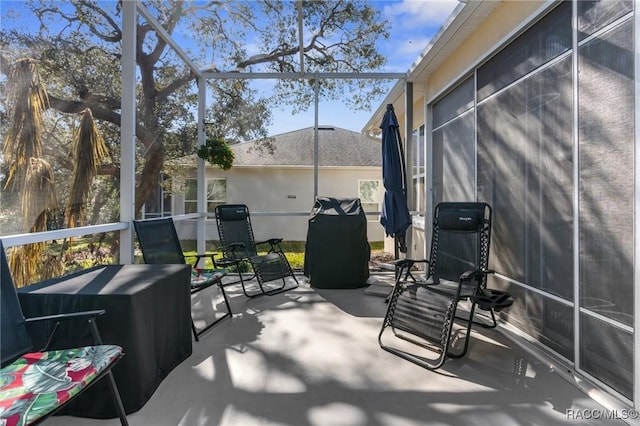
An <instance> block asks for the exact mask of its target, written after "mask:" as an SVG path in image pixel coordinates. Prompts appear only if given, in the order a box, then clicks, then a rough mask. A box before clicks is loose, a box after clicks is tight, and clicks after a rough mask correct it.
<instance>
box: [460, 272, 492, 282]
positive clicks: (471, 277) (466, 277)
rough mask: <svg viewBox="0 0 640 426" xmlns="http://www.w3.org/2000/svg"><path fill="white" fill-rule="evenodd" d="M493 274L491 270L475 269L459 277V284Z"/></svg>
mask: <svg viewBox="0 0 640 426" xmlns="http://www.w3.org/2000/svg"><path fill="white" fill-rule="evenodd" d="M495 272H496V271H494V270H492V269H477V270H475V271H467V272H465V273H463V274H462V275H460V282H463V281H472V280H478V279H480V278H481V277H483V276H486V275H489V274H495Z"/></svg>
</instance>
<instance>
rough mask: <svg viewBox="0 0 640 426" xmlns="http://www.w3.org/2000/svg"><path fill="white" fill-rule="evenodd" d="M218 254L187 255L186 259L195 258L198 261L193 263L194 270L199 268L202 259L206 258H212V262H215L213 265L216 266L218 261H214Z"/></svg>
mask: <svg viewBox="0 0 640 426" xmlns="http://www.w3.org/2000/svg"><path fill="white" fill-rule="evenodd" d="M217 254H218V253H204V254H185V255H184V257H185V258H186V257H195V258H196V261H195V262H193V265H191V266H193V267H194V268H197V267H198V263H200V259H202V258H205V257H210V258H211V261H212V262H213V265H214V266H215V264H216V261H215V260H214V257H216V255H217Z"/></svg>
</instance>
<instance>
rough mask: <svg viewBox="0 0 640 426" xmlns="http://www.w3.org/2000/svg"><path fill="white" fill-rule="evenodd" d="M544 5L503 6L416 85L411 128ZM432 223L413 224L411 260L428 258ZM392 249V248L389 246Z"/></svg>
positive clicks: (505, 3)
mask: <svg viewBox="0 0 640 426" xmlns="http://www.w3.org/2000/svg"><path fill="white" fill-rule="evenodd" d="M545 5H548V2H546V1H524V0H523V1H502V2H500V4H498V5H497V6H496V8H495V9H494V10H493V11H492V12H491V13H490V14H489V15H488V16H487V17H486V19H485V20H484V21H483V22H482V23H481V24H480V25H479V26H478V28H477V29H476V30H475V31H473V32H472V33H471V34H470V35H469V36H468V37H467V38H466V39H465V40H463V41H462V43H461V44H460V46H459V47H458V48H457V49H456V50H454V51H453V52H452V53H451V54H450V55H449V56H448V57H446V58H444V59H443V60H442V62H441V64H440V65H439V66H438V67H437V68H436V69H434V70H432V71H431V72H430V73H429V74H428V76H427V77H426V78H424V79H422V80H418V81H414V82H413V86H414V90H413V121H412V122H413V125H412V128H413V129H417V128H418V127H420V126H421V125H423V124H424V123H425V108H426V103H427V102H431V101H432V100H433V99H434V97H436V96H437V95H439V94H440V93H442V91H443V90H445V89H446V88H447V87H449V86H451V85H452V84H453V83H455V81H456V80H457V79H459V78H461V77H463V76H464V74H465V73H466V72H468V71H469V70H470V69H471V68H472V67H473V66H474V65H476V64H478V63H479V61H482V60H484V59H485V57H486V55H487V53H488V52H492V51H494V50H495V49H496V47H498V45H499V44H500V43H502V42H504V41H506V39H507V38H508V36H509V35H510V34H512V33H513V32H514V30H515V29H517V28H518V27H519V26H520V25H521V24H522V22H526V21H528V20H529V19H530V17H531V16H534V14H536V12H537V11H538V10H540V9H541V8H542V7H544V6H545ZM402 98H404V97H402ZM402 111H404V108H402ZM398 120H399V122H401V123H402V122H404V121H405V116H404V113H401V114H398ZM401 132H402V133H403V135H402V136H403V138H406V135H405V134H404V126H401ZM430 220H431V219H430V217H429V215H428V214H427V217H426V221H425V223H424V224H423V223H422V222H421V221H420V220H416V218H414V221H413V222H414V224H415V225H416V226H413V227H412V228H410V232H411V238H412V241H411V247H410V250H409V254H408V256H409V257H414V258H423V257H424V256H425V255H426V250H427V247H428V245H429V238H430V234H429V232H430V226H429V221H430ZM390 247H393V245H392V244H390Z"/></svg>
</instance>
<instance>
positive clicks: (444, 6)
mask: <svg viewBox="0 0 640 426" xmlns="http://www.w3.org/2000/svg"><path fill="white" fill-rule="evenodd" d="M372 4H373V5H374V6H376V7H378V8H380V9H381V10H382V11H383V13H384V14H385V15H386V16H387V17H388V19H389V20H390V21H391V37H390V39H389V40H388V41H385V42H384V43H381V45H380V48H381V49H382V52H383V53H385V54H386V55H387V58H388V63H387V68H386V69H385V71H388V72H405V71H407V70H408V69H409V67H410V66H411V65H412V64H413V63H414V62H415V60H416V59H417V58H418V56H419V55H420V53H422V51H423V50H424V49H425V48H426V47H427V45H428V44H429V41H430V40H431V38H432V37H433V36H434V35H435V34H436V33H437V32H438V30H439V29H440V27H441V26H442V24H443V23H444V22H445V21H446V19H447V18H448V17H449V15H450V14H451V12H452V11H453V10H454V9H455V7H456V6H457V5H458V4H459V2H458V1H457V0H401V1H382V0H380V1H373V2H372ZM380 102H382V99H380ZM377 107H378V105H374V106H373V110H371V111H357V112H354V111H351V110H349V109H348V108H346V107H345V106H344V105H342V104H341V103H339V102H335V101H333V102H322V100H321V102H320V106H319V109H318V121H319V123H320V124H324V125H333V126H336V127H341V128H344V129H348V130H353V131H356V132H359V131H360V130H362V128H363V127H364V125H365V124H366V123H367V121H369V118H370V117H371V115H372V114H373V112H374V111H375V109H376V108H377ZM272 112H273V118H274V120H273V124H272V125H271V126H270V132H269V133H270V134H271V135H276V134H280V133H285V132H289V131H292V130H296V129H300V128H304V127H311V126H313V124H314V121H315V112H314V110H313V108H311V109H310V110H308V111H306V112H305V113H301V114H298V115H296V116H292V115H291V112H290V111H288V110H286V109H275V110H273V111H272Z"/></svg>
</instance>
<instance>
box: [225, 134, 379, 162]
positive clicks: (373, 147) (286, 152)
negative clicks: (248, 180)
mask: <svg viewBox="0 0 640 426" xmlns="http://www.w3.org/2000/svg"><path fill="white" fill-rule="evenodd" d="M272 138H274V139H275V142H274V146H275V150H274V152H273V154H270V153H269V152H268V151H267V150H262V151H260V150H258V149H256V142H255V141H252V142H244V143H240V144H237V145H232V146H231V148H232V149H233V151H234V153H235V160H234V162H233V165H234V166H313V145H314V128H313V127H308V128H305V129H300V130H295V131H292V132H288V133H282V134H279V135H275V136H272ZM318 147H319V149H318V165H319V166H320V167H330V166H342V167H345V166H374V167H375V166H378V167H380V166H382V147H381V144H380V141H378V140H375V139H372V138H370V137H368V136H365V135H363V134H361V133H358V132H353V131H351V130H346V129H340V128H338V127H333V126H319V127H318Z"/></svg>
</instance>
